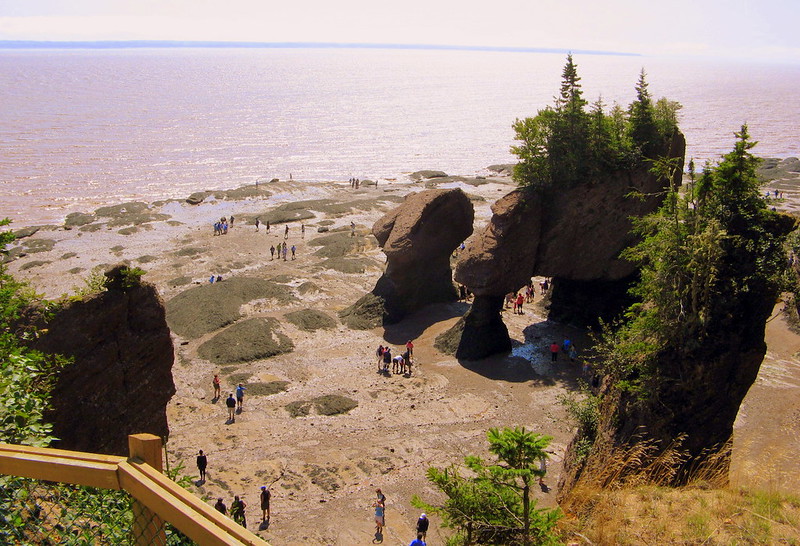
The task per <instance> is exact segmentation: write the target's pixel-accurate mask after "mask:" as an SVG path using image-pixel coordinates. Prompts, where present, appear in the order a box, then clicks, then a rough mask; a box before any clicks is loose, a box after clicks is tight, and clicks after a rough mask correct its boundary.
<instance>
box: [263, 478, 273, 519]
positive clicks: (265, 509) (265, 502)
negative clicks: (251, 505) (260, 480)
mask: <svg viewBox="0 0 800 546" xmlns="http://www.w3.org/2000/svg"><path fill="white" fill-rule="evenodd" d="M270 497H272V494H271V493H270V492H269V489H267V486H266V485H262V486H261V521H267V520H269V500H270Z"/></svg>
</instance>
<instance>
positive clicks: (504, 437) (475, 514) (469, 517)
mask: <svg viewBox="0 0 800 546" xmlns="http://www.w3.org/2000/svg"><path fill="white" fill-rule="evenodd" d="M486 437H487V439H488V441H489V451H490V452H491V453H492V454H493V455H495V456H496V457H497V460H496V461H495V462H494V463H491V464H487V463H486V462H485V461H484V460H483V459H481V458H480V457H476V456H468V457H466V458H465V459H464V464H465V465H466V466H467V468H469V470H470V471H471V474H472V477H469V478H468V477H465V476H462V475H461V473H460V472H459V470H458V468H456V467H454V466H451V467H449V468H446V469H444V470H440V469H437V468H429V469H428V479H429V480H430V481H431V482H432V483H433V484H435V485H436V486H437V487H439V489H441V490H442V492H443V493H445V495H447V500H446V501H445V502H444V504H443V505H439V506H432V505H429V504H427V503H425V502H423V501H422V500H420V499H419V497H416V496H415V497H414V498H412V501H411V502H412V504H414V506H417V507H419V508H423V509H425V510H427V511H430V512H433V513H438V514H440V515H441V516H442V518H443V520H444V525H445V526H446V527H454V528H456V529H458V530H459V531H460V534H459V535H457V536H456V537H453V539H455V540H451V541H449V542H448V543H451V544H456V543H463V544H473V543H479V544H509V545H510V544H523V545H529V544H532V543H536V544H555V543H556V542H557V541H556V539H555V536H554V534H553V532H552V530H553V528H554V526H555V524H556V522H557V521H558V519H559V518H560V517H561V512H560V511H559V510H558V509H555V510H550V509H546V508H541V509H538V508H536V500H535V499H532V498H531V485H532V484H533V483H534V480H535V479H536V478H538V477H542V476H544V473H545V471H544V470H543V469H542V466H541V461H542V459H546V458H547V457H548V453H547V452H546V451H545V449H546V448H547V446H548V445H549V444H550V442H551V441H552V437H550V436H543V435H540V434H535V433H532V432H530V431H528V430H526V429H525V428H524V427H516V428H513V429H512V428H503V429H497V428H493V429H490V430H489V431H487V433H486ZM459 539H460V540H459Z"/></svg>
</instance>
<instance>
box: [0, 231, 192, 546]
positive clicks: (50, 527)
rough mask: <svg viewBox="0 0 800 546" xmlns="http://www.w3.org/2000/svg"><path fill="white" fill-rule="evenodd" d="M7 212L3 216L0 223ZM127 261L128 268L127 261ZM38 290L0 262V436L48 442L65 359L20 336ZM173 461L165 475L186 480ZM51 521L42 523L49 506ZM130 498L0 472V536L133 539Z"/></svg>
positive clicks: (132, 279)
mask: <svg viewBox="0 0 800 546" xmlns="http://www.w3.org/2000/svg"><path fill="white" fill-rule="evenodd" d="M8 224H9V220H8V219H5V220H0V226H5V225H8ZM13 239H14V236H13V234H12V233H11V232H10V231H0V248H4V247H5V246H6V245H7V244H8V243H9V242H11V241H13ZM126 269H127V268H126ZM143 273H144V272H143V271H141V270H140V269H138V268H135V269H128V271H127V273H126V274H124V275H123V277H122V278H123V281H124V282H125V283H127V285H128V286H133V285H134V284H133V283H138V282H139V278H140V277H141V275H142V274H143ZM101 279H102V281H104V280H105V277H104V276H103V275H102V274H95V275H93V276H92V277H90V280H89V281H87V287H88V288H89V289H92V290H93V289H94V288H99V287H100V286H104V282H103V283H102V284H101V282H100V280H101ZM35 302H36V303H39V304H40V306H41V305H44V308H45V312H47V310H48V309H49V304H48V303H47V302H44V303H43V304H42V302H41V301H39V298H38V296H37V295H36V294H35V293H34V292H33V291H31V290H30V289H29V288H28V287H27V286H26V285H25V284H24V283H22V282H20V281H17V280H16V279H14V278H13V277H12V276H11V275H10V274H9V273H8V272H7V270H6V268H5V267H4V266H3V265H0V441H2V442H6V443H12V444H23V445H31V446H39V447H46V446H48V445H49V444H50V442H51V441H52V440H54V438H53V436H52V435H51V432H52V425H51V424H50V423H47V422H45V420H44V413H45V411H46V410H47V408H48V405H49V400H50V391H51V390H52V387H53V383H54V381H55V378H56V375H57V373H58V371H59V370H60V369H61V368H62V367H63V366H64V365H65V364H66V363H67V361H66V360H65V359H63V358H60V357H55V356H51V355H45V354H43V353H41V352H38V351H34V350H32V349H30V348H28V347H27V346H26V344H25V342H26V341H27V340H29V339H31V338H34V337H35V336H36V335H38V332H37V331H36V330H34V329H31V328H24V327H23V326H21V324H22V323H24V322H25V321H23V320H21V319H23V315H24V313H25V312H26V311H28V310H29V309H30V307H31V305H32V304H33V303H35ZM181 469H182V467H180V466H178V467H175V468H174V469H173V471H172V473H171V475H170V478H171V479H173V480H175V481H177V482H178V483H179V484H180V485H182V486H184V487H187V486H188V484H189V483H190V480H189V478H188V477H185V476H183V477H179V474H180V471H181ZM48 510H49V512H50V513H49V516H50V517H54V518H55V519H56V521H55V522H50V523H46V519H47V518H46V516H47V511H48ZM131 521H132V512H131V498H130V496H129V495H128V494H127V493H125V492H124V491H109V490H103V489H95V488H91V487H81V486H74V485H66V484H50V483H45V482H39V481H37V480H29V479H24V478H16V477H12V476H6V477H3V478H0V542H3V543H16V544H41V543H50V542H47V541H52V543H56V542H57V543H59V544H94V543H97V544H101V543H102V544H120V543H128V542H130V541H131V536H130V531H131ZM189 543H191V542H190V541H188V540H187V539H186V538H185V537H183V535H182V534H180V533H179V532H178V531H176V530H174V529H172V528H170V527H169V526H168V529H167V544H172V545H179V544H189Z"/></svg>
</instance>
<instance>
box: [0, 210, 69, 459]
mask: <svg viewBox="0 0 800 546" xmlns="http://www.w3.org/2000/svg"><path fill="white" fill-rule="evenodd" d="M9 223H10V222H9V220H8V219H5V220H2V221H0V226H4V225H8V224H9ZM13 239H14V236H13V234H12V233H11V232H10V231H3V232H0V246H2V247H5V245H7V244H8V243H9V242H10V241H12V240H13ZM35 297H36V295H35V294H34V293H33V292H32V291H31V290H30V289H28V288H27V286H26V285H25V284H24V283H21V282H19V281H17V280H15V279H14V278H13V277H12V276H11V275H10V274H8V272H7V271H6V268H5V266H2V265H0V441H3V442H8V443H15V444H27V445H34V446H46V445H48V444H49V443H50V441H51V440H52V439H53V438H52V437H51V436H50V433H51V431H52V426H51V425H50V424H48V423H45V422H44V418H43V415H44V412H45V410H46V409H47V406H48V402H49V399H50V388H51V386H52V382H53V380H54V379H55V376H56V373H57V371H58V369H59V367H60V366H61V365H63V363H64V360H63V359H58V358H54V357H48V356H46V355H44V354H42V353H40V352H38V351H34V350H32V349H30V348H28V347H27V346H26V345H25V344H24V340H26V339H30V338H32V337H34V336H36V335H37V333H36V331H35V330H32V329H24V328H22V327H21V326H19V321H20V318H21V317H22V314H23V313H24V311H25V310H26V309H27V308H28V307H29V306H30V304H31V303H32V301H33V299H34V298H35Z"/></svg>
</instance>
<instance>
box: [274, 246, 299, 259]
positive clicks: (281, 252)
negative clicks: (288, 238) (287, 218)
mask: <svg viewBox="0 0 800 546" xmlns="http://www.w3.org/2000/svg"><path fill="white" fill-rule="evenodd" d="M291 251H292V259H293V260H294V259H295V255H296V253H297V247H296V246H295V245H292V248H291ZM275 252H277V253H278V259H279V260H280V259H281V256H283V261H284V262H285V261H286V255H287V253H288V252H289V250H288V249H287V244H286V243H285V242H283V243H278V248H277V249H276V248H275V245H270V247H269V254H270V258H269V259H270V260H274V259H275Z"/></svg>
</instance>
